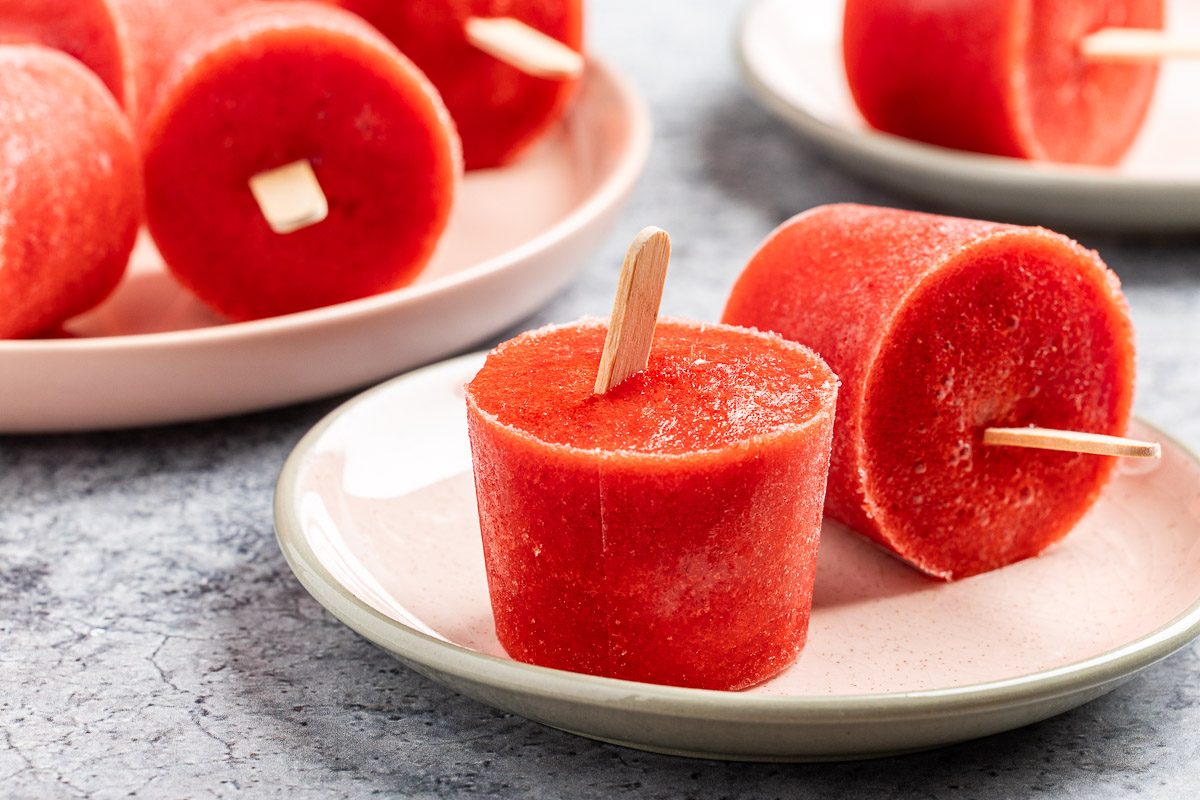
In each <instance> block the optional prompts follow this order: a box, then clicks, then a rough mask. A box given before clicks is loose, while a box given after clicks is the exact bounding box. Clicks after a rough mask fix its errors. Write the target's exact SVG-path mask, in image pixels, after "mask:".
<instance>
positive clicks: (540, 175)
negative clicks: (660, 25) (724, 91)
mask: <svg viewBox="0 0 1200 800" xmlns="http://www.w3.org/2000/svg"><path fill="white" fill-rule="evenodd" d="M649 146H650V123H649V118H648V114H647V111H646V108H645V106H644V105H643V103H642V101H641V100H640V99H639V98H638V97H637V95H636V94H635V92H634V91H633V89H632V87H631V86H630V85H629V84H628V83H626V82H625V81H624V80H623V79H621V78H620V77H619V76H618V75H616V74H614V73H613V71H612V70H611V69H609V68H608V67H606V66H605V65H604V64H603V63H600V62H596V61H592V62H591V63H590V65H589V68H588V72H587V75H586V77H585V80H584V82H583V85H582V86H581V89H580V93H579V96H578V97H577V99H576V101H575V103H574V104H573V106H572V109H571V111H570V112H569V114H568V116H567V118H566V119H565V120H564V121H563V123H562V124H561V125H560V126H558V127H557V128H556V129H555V130H554V131H553V132H552V133H551V134H550V135H549V136H548V137H547V138H546V140H545V141H543V142H541V143H540V144H539V145H538V146H537V147H536V149H535V150H534V151H533V152H531V153H529V154H528V155H527V156H526V157H524V158H522V159H521V160H520V161H519V162H518V163H516V164H514V165H512V166H510V167H506V168H504V169H499V170H487V171H480V172H473V173H471V174H470V175H468V177H467V179H466V181H465V184H464V187H463V193H462V196H461V198H460V200H459V203H458V205H457V207H456V208H455V211H454V215H453V218H452V219H451V222H450V226H449V229H448V230H447V232H446V235H445V237H444V238H443V240H442V243H441V245H440V246H439V250H438V253H437V254H436V255H435V257H434V259H433V261H432V263H431V264H430V266H429V267H428V268H427V269H426V270H425V272H424V273H423V274H422V275H421V277H420V279H419V280H418V281H417V283H415V284H414V285H412V286H409V287H406V288H404V289H400V290H397V291H394V292H389V293H387V294H383V295H378V296H376V297H370V298H366V299H363V300H356V301H353V302H349V303H342V304H339V305H336V306H330V307H327V308H321V309H317V310H314V311H306V312H303V313H299V314H290V315H287V316H283V317H276V318H274V319H267V320H259V321H255V322H245V323H236V324H222V323H221V321H220V320H219V319H217V318H216V317H214V316H213V315H212V314H210V313H209V312H208V311H207V310H206V309H205V308H204V307H203V306H202V305H201V304H200V303H199V302H198V301H196V300H195V299H193V298H192V297H191V295H189V294H188V293H187V292H186V291H184V290H183V289H182V288H181V287H180V286H179V285H178V284H176V283H175V281H174V280H173V279H172V278H171V277H170V275H169V274H168V273H167V272H166V270H165V269H164V267H163V266H162V263H161V260H160V259H159V258H158V255H157V253H155V252H154V249H153V246H152V245H151V244H150V243H149V242H148V241H143V242H141V243H139V248H138V251H137V253H136V254H135V257H134V261H133V265H132V268H131V270H130V273H129V274H128V275H127V276H126V279H125V281H124V282H123V283H122V285H121V286H120V287H119V288H118V290H117V292H116V293H115V294H114V295H113V296H112V297H111V298H110V299H109V300H108V301H106V302H105V303H104V304H103V305H102V306H100V307H99V308H97V309H96V310H94V311H92V312H91V313H89V314H87V315H85V316H82V317H79V318H77V319H75V320H73V321H72V322H70V323H69V324H68V326H67V332H68V334H70V336H71V338H61V339H46V340H34V341H0V433H11V432H32V431H62V430H84V429H97V428H114V427H125V426H132V425H149V424H157V423H165V422H175V421H180V420H190V419H200V418H205V417H214V416H222V415H226V414H235V413H241V412H245V411H251V410H257V409H262V408H269V407H273V406H280V405H285V404H289V403H296V402H301V401H304V400H310V399H314V398H317V397H322V396H326V395H330V394H335V393H337V392H341V391H346V390H348V389H351V388H354V387H356V386H362V385H365V384H369V383H374V382H377V381H379V380H380V379H382V378H384V377H387V376H389V375H394V374H396V373H399V372H401V371H403V370H406V369H410V368H412V367H414V366H417V365H419V364H422V363H426V362H429V361H431V360H433V359H436V358H442V357H445V356H446V355H449V354H450V353H453V352H456V351H459V350H462V349H463V348H464V347H467V346H469V345H471V344H474V343H476V342H478V341H480V340H481V339H484V338H486V337H488V336H490V335H493V334H495V333H496V332H497V331H499V330H502V329H503V328H505V327H506V326H508V325H511V324H513V323H515V322H516V321H518V320H520V319H522V318H523V317H525V316H528V315H529V314H531V313H532V312H533V311H534V310H535V309H536V308H537V307H538V306H540V305H541V304H543V303H545V302H546V301H547V300H548V299H549V298H550V297H551V296H552V295H553V294H554V293H555V292H557V291H559V290H560V289H561V288H562V287H563V286H564V285H565V284H566V282H567V281H568V280H569V279H570V278H571V276H572V275H573V274H574V273H575V271H576V270H577V269H578V268H580V267H581V266H583V264H585V263H586V260H587V258H588V256H589V255H590V254H591V253H592V251H593V250H594V249H595V246H596V245H597V243H598V242H599V241H600V238H601V237H602V236H603V235H604V234H605V233H606V231H607V230H608V228H609V226H610V225H611V223H612V222H613V221H614V219H615V217H616V214H617V211H618V210H619V208H620V206H621V204H622V203H623V202H624V200H625V199H626V197H627V196H628V194H629V192H630V190H631V189H632V188H633V185H634V183H635V182H636V180H637V178H638V176H639V175H640V174H641V172H642V168H643V166H644V165H645V162H646V156H647V153H648V151H649Z"/></svg>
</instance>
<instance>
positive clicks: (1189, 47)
mask: <svg viewBox="0 0 1200 800" xmlns="http://www.w3.org/2000/svg"><path fill="white" fill-rule="evenodd" d="M1081 48H1082V50H1083V55H1084V57H1085V58H1088V59H1090V60H1092V61H1124V62H1142V61H1161V60H1162V59H1165V58H1200V36H1180V35H1177V34H1171V33H1168V32H1166V31H1162V30H1158V29H1156V28H1103V29H1101V30H1098V31H1096V32H1095V33H1092V34H1089V35H1088V36H1086V37H1084V39H1083V43H1082V45H1081Z"/></svg>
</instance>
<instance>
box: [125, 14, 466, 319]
mask: <svg viewBox="0 0 1200 800" xmlns="http://www.w3.org/2000/svg"><path fill="white" fill-rule="evenodd" d="M144 146H145V154H146V167H145V169H146V188H147V221H148V224H149V228H150V232H151V234H152V235H153V236H154V240H155V242H156V243H157V245H158V248H159V250H160V251H161V252H162V254H163V258H164V259H165V261H166V262H167V265H168V266H169V267H170V268H171V270H172V272H173V273H174V274H175V275H176V276H177V277H178V278H179V279H180V281H181V282H182V283H184V284H185V285H186V286H188V287H189V288H190V289H192V291H193V292H195V293H196V295H197V296H199V297H200V299H202V300H204V301H205V302H206V303H208V304H209V305H210V306H212V307H213V308H215V309H216V310H217V311H219V312H221V313H222V314H224V315H225V316H227V317H230V318H232V319H237V320H244V319H254V318H260V317H268V316H274V315H278V314H286V313H290V312H295V311H303V310H306V309H311V308H316V307H318V306H324V305H329V304H332V303H338V302H342V301H346V300H352V299H356V298H360V297H365V296H367V295H371V294H375V293H378V292H382V291H386V290H389V289H394V288H397V287H400V286H403V285H406V284H408V283H411V282H412V281H413V280H414V279H415V278H416V276H417V275H418V274H419V273H420V271H421V270H422V269H423V268H424V266H425V264H426V263H427V262H428V260H429V257H430V256H431V254H432V252H433V249H434V247H435V245H436V244H437V241H438V238H439V237H440V235H441V233H442V231H443V230H444V228H445V226H446V223H447V220H448V218H449V213H450V208H451V205H452V203H453V199H454V197H455V195H456V193H457V189H458V183H459V179H460V176H461V172H462V164H461V156H460V151H459V143H458V138H457V136H456V134H455V133H454V129H453V124H452V123H451V121H450V118H449V116H448V114H447V112H446V110H445V107H444V106H443V105H442V102H441V100H440V99H439V98H438V96H437V92H436V90H435V89H434V88H433V86H432V85H431V84H430V83H429V82H428V81H427V80H426V79H425V78H424V76H423V75H422V74H421V73H420V71H419V70H418V69H417V68H416V67H415V66H413V64H412V62H410V61H409V60H408V59H407V58H405V57H404V56H403V55H402V54H400V53H399V52H398V51H397V50H396V48H395V47H394V46H393V45H392V44H391V43H390V42H388V41H387V40H386V39H384V38H383V37H382V36H380V35H379V33H378V32H376V31H375V30H374V29H372V28H371V27H370V26H369V25H367V24H366V23H365V22H363V21H362V20H360V19H359V18H357V17H355V16H354V15H352V14H349V13H347V12H344V11H340V10H338V9H335V8H328V7H326V6H322V5H317V4H314V3H278V4H262V5H259V6H252V7H249V8H246V9H240V10H238V11H235V12H233V13H231V14H229V15H227V16H226V17H224V18H223V21H222V23H221V24H220V25H219V26H217V27H216V28H214V29H213V30H211V31H210V32H209V33H208V34H207V35H205V36H204V37H201V38H200V39H197V40H195V41H194V42H193V44H192V45H191V46H190V47H189V48H188V49H187V50H186V51H185V52H184V53H183V54H182V55H181V56H180V58H179V59H178V60H177V62H176V63H175V65H174V66H173V67H172V71H171V75H170V77H169V78H168V79H167V81H166V83H165V85H164V87H163V90H162V92H161V94H160V100H159V102H158V104H157V105H156V107H155V109H154V112H153V113H152V114H151V117H150V119H149V121H148V123H147V130H146V135H145V140H144ZM301 160H307V161H308V162H309V163H310V164H311V166H312V169H313V171H314V173H315V175H316V177H317V180H318V182H319V183H320V185H321V188H322V190H323V192H324V194H325V196H326V198H327V200H328V204H329V214H328V217H326V218H325V219H324V221H321V222H319V223H317V224H315V225H311V226H309V227H306V228H303V229H301V230H298V231H295V232H293V233H288V234H285V235H281V234H278V233H275V232H274V231H273V230H272V229H271V227H270V225H269V224H268V222H267V220H266V218H265V217H264V215H263V212H262V211H261V210H260V209H259V207H258V205H257V204H256V202H255V199H254V196H253V194H252V193H251V190H250V186H249V181H250V179H251V178H252V177H254V176H255V175H258V174H260V173H262V172H265V171H268V170H273V169H276V168H278V167H282V166H284V165H287V164H291V163H293V162H296V161H301Z"/></svg>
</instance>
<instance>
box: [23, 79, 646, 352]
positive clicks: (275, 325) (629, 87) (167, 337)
mask: <svg viewBox="0 0 1200 800" xmlns="http://www.w3.org/2000/svg"><path fill="white" fill-rule="evenodd" d="M585 80H598V81H600V82H601V83H602V84H604V85H607V86H608V87H609V89H610V90H611V91H612V92H613V94H614V95H615V96H616V97H617V98H619V99H620V101H621V107H622V109H623V110H624V112H625V120H626V123H627V126H628V131H629V133H628V141H627V144H626V146H625V147H624V148H622V149H621V151H619V157H618V159H617V161H616V163H615V164H614V165H613V168H612V169H611V171H610V172H609V173H608V174H607V175H605V176H604V177H603V179H602V180H601V181H600V183H599V184H598V185H597V186H596V188H595V189H593V190H592V191H591V192H590V193H589V194H587V195H586V196H585V197H584V198H583V200H582V202H580V203H579V204H578V205H577V206H576V207H575V208H573V209H572V210H571V211H570V212H569V213H568V214H567V215H566V216H565V217H563V218H562V219H560V220H559V221H558V222H556V223H555V224H554V225H552V226H550V227H549V228H547V229H545V230H544V231H542V232H540V233H539V234H537V235H536V236H534V237H532V238H531V239H529V240H527V241H525V242H522V243H521V244H519V245H517V246H516V247H513V248H511V249H510V250H506V251H505V252H503V253H500V254H499V255H496V256H493V257H492V258H489V259H486V260H483V261H479V262H476V263H474V264H472V265H470V266H468V267H466V268H465V269H462V270H459V271H457V272H454V273H451V274H449V275H445V276H443V277H441V278H438V279H436V280H433V281H430V282H429V283H422V284H417V285H411V286H403V287H400V288H399V289H393V290H391V291H387V292H383V293H381V294H376V295H371V296H368V297H362V298H358V299H356V300H348V301H345V302H342V303H335V304H333V305H328V306H321V307H319V308H313V309H308V310H306V311H298V312H294V313H291V314H282V315H279V316H275V317H267V318H264V319H256V320H249V321H245V322H226V323H223V324H219V325H213V326H209V327H204V328H189V329H185V330H176V331H160V332H155V333H132V334H114V335H107V336H88V337H78V338H68V337H62V338H50V339H0V359H3V358H6V357H12V358H15V357H18V356H30V355H45V356H52V355H54V356H57V355H61V354H72V353H80V352H88V351H91V352H94V351H98V350H99V351H105V352H112V353H115V352H124V351H127V350H137V349H141V348H159V347H171V348H186V347H189V346H207V345H210V344H213V343H228V342H239V341H243V340H247V339H257V338H262V337H270V336H276V335H284V334H288V333H292V332H295V331H300V330H303V331H306V332H309V331H314V330H320V329H321V328H325V327H330V326H335V325H338V324H340V323H345V322H348V321H352V320H354V319H358V318H360V317H370V316H373V315H376V314H385V313H392V312H395V311H397V310H399V309H401V308H404V307H406V306H409V305H411V304H413V303H417V302H420V301H421V300H424V299H426V298H428V297H431V296H437V295H439V294H441V293H443V292H445V291H448V290H451V289H453V288H455V287H457V286H459V285H462V284H465V283H469V282H473V281H476V280H479V279H482V278H485V277H487V276H489V275H492V274H495V273H498V272H503V271H504V270H506V269H508V268H510V267H512V266H513V265H514V264H517V263H519V262H523V261H525V260H527V259H530V258H532V257H535V256H537V255H538V254H540V253H542V252H543V251H546V250H548V249H550V248H552V247H553V246H555V245H557V244H558V243H560V242H561V241H563V240H565V239H567V238H569V237H571V236H572V235H573V234H575V233H577V232H578V231H579V230H581V229H583V228H585V227H586V226H587V225H588V224H589V223H591V222H593V221H594V220H595V219H597V218H598V217H600V216H602V215H603V214H604V212H605V211H606V210H608V209H610V208H612V207H613V206H614V205H615V204H616V203H618V202H619V200H620V198H621V197H623V196H624V195H625V194H626V193H628V192H629V191H630V190H631V189H632V188H633V187H634V185H635V184H636V183H637V181H638V179H639V178H640V177H641V175H642V174H643V172H644V171H645V166H646V163H647V161H648V159H649V155H650V148H651V144H652V142H653V134H654V131H653V122H652V120H651V117H650V110H649V106H648V104H647V101H646V100H645V98H644V97H642V95H641V94H640V93H639V92H638V91H637V90H636V89H635V88H634V85H633V83H632V81H630V80H629V79H628V78H627V77H626V76H625V75H624V74H623V73H622V72H621V71H620V70H618V69H617V68H615V67H614V66H613V65H612V64H610V63H609V62H608V61H607V60H606V59H604V58H601V57H598V56H594V55H589V56H588V58H587V66H586V71H585Z"/></svg>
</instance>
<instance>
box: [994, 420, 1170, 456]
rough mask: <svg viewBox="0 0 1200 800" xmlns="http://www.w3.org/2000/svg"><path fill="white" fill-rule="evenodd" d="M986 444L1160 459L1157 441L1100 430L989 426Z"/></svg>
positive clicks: (1160, 453)
mask: <svg viewBox="0 0 1200 800" xmlns="http://www.w3.org/2000/svg"><path fill="white" fill-rule="evenodd" d="M983 443H984V444H988V445H1004V446H1007V447H1032V448H1035V449H1039V450H1062V451H1066V452H1070V453H1091V454H1093V455H1100V456H1121V457H1123V458H1161V457H1162V446H1161V445H1160V444H1159V443H1158V442H1142V441H1139V440H1137V439H1126V438H1123V437H1121V436H1105V435H1104V434H1100V433H1083V432H1081V431H1060V430H1055V429H1053V428H1035V427H1032V426H1031V427H1028V428H987V429H986V430H984V432H983Z"/></svg>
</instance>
